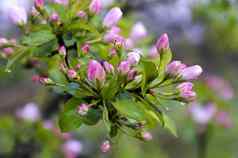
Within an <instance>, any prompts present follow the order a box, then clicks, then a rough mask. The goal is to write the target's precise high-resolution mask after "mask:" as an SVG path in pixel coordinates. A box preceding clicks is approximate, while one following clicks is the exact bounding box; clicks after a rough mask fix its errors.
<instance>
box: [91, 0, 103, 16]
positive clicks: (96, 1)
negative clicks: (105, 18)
mask: <svg viewBox="0 0 238 158" xmlns="http://www.w3.org/2000/svg"><path fill="white" fill-rule="evenodd" d="M89 11H90V12H91V13H93V14H99V13H100V12H101V11H102V2H101V0H92V1H91V3H90V5H89Z"/></svg>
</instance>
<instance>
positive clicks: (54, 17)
mask: <svg viewBox="0 0 238 158" xmlns="http://www.w3.org/2000/svg"><path fill="white" fill-rule="evenodd" d="M50 20H51V21H53V22H58V21H59V14H58V13H56V12H53V13H52V14H51V15H50Z"/></svg>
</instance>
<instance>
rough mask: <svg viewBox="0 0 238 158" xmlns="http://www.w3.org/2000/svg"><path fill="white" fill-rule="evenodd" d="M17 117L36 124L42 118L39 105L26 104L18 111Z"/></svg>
mask: <svg viewBox="0 0 238 158" xmlns="http://www.w3.org/2000/svg"><path fill="white" fill-rule="evenodd" d="M16 115H17V117H19V118H21V119H23V120H26V121H31V122H35V121H37V120H39V119H40V117H41V114H40V110H39V108H38V105H37V104H35V103H28V104H26V105H25V106H24V107H23V108H22V109H19V110H17V112H16Z"/></svg>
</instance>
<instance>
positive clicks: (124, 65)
mask: <svg viewBox="0 0 238 158" xmlns="http://www.w3.org/2000/svg"><path fill="white" fill-rule="evenodd" d="M130 69H131V65H130V63H129V62H128V61H122V62H121V63H120V64H119V66H118V71H119V72H120V73H121V74H122V75H126V74H127V73H128V72H129V71H130Z"/></svg>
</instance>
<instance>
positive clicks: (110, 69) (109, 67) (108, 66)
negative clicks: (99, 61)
mask: <svg viewBox="0 0 238 158" xmlns="http://www.w3.org/2000/svg"><path fill="white" fill-rule="evenodd" d="M103 67H104V69H105V70H106V72H107V73H113V72H114V67H113V66H112V64H110V63H108V62H107V61H104V62H103Z"/></svg>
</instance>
